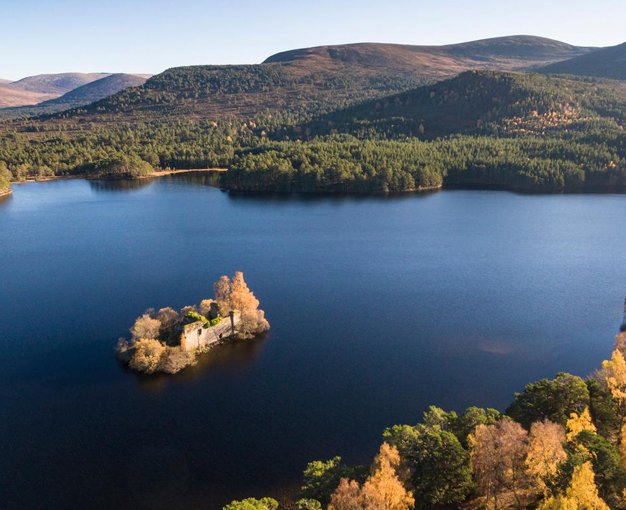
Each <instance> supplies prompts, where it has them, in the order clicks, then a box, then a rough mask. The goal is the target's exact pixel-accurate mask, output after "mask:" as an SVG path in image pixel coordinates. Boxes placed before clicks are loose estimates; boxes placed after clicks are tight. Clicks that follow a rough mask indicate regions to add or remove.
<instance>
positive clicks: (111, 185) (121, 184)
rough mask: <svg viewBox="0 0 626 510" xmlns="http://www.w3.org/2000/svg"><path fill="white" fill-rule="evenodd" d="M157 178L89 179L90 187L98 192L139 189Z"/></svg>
mask: <svg viewBox="0 0 626 510" xmlns="http://www.w3.org/2000/svg"><path fill="white" fill-rule="evenodd" d="M154 181H155V179H135V180H132V181H131V180H125V179H119V180H97V181H96V180H89V181H87V182H88V183H89V187H90V188H91V189H92V190H93V191H96V192H102V193H111V192H113V193H119V192H130V191H137V190H140V189H143V188H146V187H148V186H150V184H152V183H153V182H154Z"/></svg>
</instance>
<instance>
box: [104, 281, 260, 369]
mask: <svg viewBox="0 0 626 510" xmlns="http://www.w3.org/2000/svg"><path fill="white" fill-rule="evenodd" d="M213 287H214V292H215V295H214V298H213V299H204V300H202V301H201V302H200V304H199V305H192V306H185V307H184V308H183V309H182V310H180V312H177V311H176V310H174V309H172V308H169V307H168V308H161V309H160V310H158V311H155V310H154V309H149V310H147V311H146V312H145V313H144V314H143V315H142V316H141V317H138V318H137V320H136V321H135V324H134V325H133V326H132V328H131V329H130V332H131V335H132V337H131V339H130V340H127V339H125V338H120V340H119V341H118V344H117V349H116V350H117V357H118V359H119V360H120V361H121V362H122V363H124V364H126V365H127V366H128V367H129V368H131V369H132V370H135V371H137V372H141V373H144V374H156V373H166V374H175V373H177V372H180V371H181V370H182V369H184V368H186V367H188V366H190V365H193V364H195V363H196V360H197V356H198V355H200V354H201V353H204V352H207V351H208V350H209V349H211V348H213V347H215V346H217V345H219V344H221V343H223V342H226V341H232V340H237V339H252V338H255V337H257V336H259V335H261V334H263V333H265V332H267V331H268V330H269V328H270V325H269V322H268V321H267V319H266V318H265V312H263V310H259V300H258V299H257V298H256V297H255V296H254V294H253V293H252V291H251V290H250V289H249V288H248V285H247V284H246V282H245V280H244V277H243V273H241V272H237V273H235V275H234V276H233V278H232V280H231V279H230V278H229V277H228V276H222V277H221V278H220V279H219V280H218V281H217V282H215V284H214V286H213Z"/></svg>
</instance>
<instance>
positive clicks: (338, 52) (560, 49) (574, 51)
mask: <svg viewBox="0 0 626 510" xmlns="http://www.w3.org/2000/svg"><path fill="white" fill-rule="evenodd" d="M594 49H595V48H584V47H578V46H572V45H570V44H566V43H562V42H560V41H554V40H552V39H546V38H543V37H534V36H525V35H519V36H510V37H497V38H493V39H483V40H479V41H472V42H467V43H460V44H449V45H445V46H410V45H400V44H380V43H358V44H346V45H339V46H319V47H315V48H304V49H300V50H292V51H286V52H283V53H278V54H276V55H273V56H271V57H269V58H268V59H267V60H266V61H265V63H279V62H280V63H299V64H304V63H306V64H310V65H312V66H319V67H326V68H327V67H328V66H329V65H332V64H333V63H350V64H358V65H361V66H365V67H370V68H377V67H382V68H396V69H411V70H413V71H416V72H421V73H425V74H427V75H429V76H431V77H433V78H435V77H438V76H449V75H450V74H454V73H455V72H461V71H464V70H468V69H473V68H481V69H488V68H494V69H499V70H515V69H527V68H529V67H532V66H536V65H545V64H546V63H547V62H558V61H561V60H565V59H568V58H572V57H573V56H578V55H584V54H586V53H589V52H591V51H593V50H594Z"/></svg>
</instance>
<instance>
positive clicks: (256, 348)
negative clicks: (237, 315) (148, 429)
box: [120, 337, 268, 393]
mask: <svg viewBox="0 0 626 510" xmlns="http://www.w3.org/2000/svg"><path fill="white" fill-rule="evenodd" d="M267 338H268V337H262V338H256V339H253V340H238V341H233V342H227V343H224V344H221V345H217V346H215V347H213V348H212V349H211V350H209V351H208V352H206V353H204V354H201V355H200V356H198V362H197V363H196V364H195V365H193V366H191V367H188V368H186V369H184V370H182V371H181V372H179V373H177V374H175V375H167V374H158V375H153V376H146V375H142V374H139V373H137V372H134V371H132V370H130V369H129V368H127V367H126V366H123V365H122V364H120V369H121V370H123V371H124V372H125V373H126V374H128V375H129V376H131V377H134V378H135V379H136V381H137V385H138V387H139V388H141V389H142V390H146V391H149V392H152V393H155V392H157V393H158V392H160V391H162V390H164V389H165V388H167V385H168V384H179V383H194V382H198V381H200V380H201V379H202V378H203V377H204V376H205V375H206V372H207V371H213V372H221V373H226V374H228V375H229V376H235V377H236V376H238V375H241V374H243V373H244V372H245V371H246V370H248V369H249V368H250V367H252V366H254V363H255V361H256V359H257V358H258V356H259V354H260V353H261V350H262V348H263V345H264V344H265V342H266V340H267Z"/></svg>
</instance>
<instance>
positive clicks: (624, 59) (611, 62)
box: [541, 43, 626, 80]
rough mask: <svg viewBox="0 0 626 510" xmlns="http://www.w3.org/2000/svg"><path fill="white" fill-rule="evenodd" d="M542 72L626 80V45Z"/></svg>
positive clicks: (559, 63) (579, 57) (560, 63)
mask: <svg viewBox="0 0 626 510" xmlns="http://www.w3.org/2000/svg"><path fill="white" fill-rule="evenodd" d="M541 71H542V72H546V73H553V74H574V75H581V76H596V77H601V78H613V79H616V80H626V43H623V44H620V45H618V46H611V47H610V48H603V49H601V50H598V51H596V52H594V53H593V54H591V55H581V56H578V57H575V58H572V59H569V60H566V61H564V62H558V63H555V64H551V65H548V66H546V67H544V68H542V69H541Z"/></svg>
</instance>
